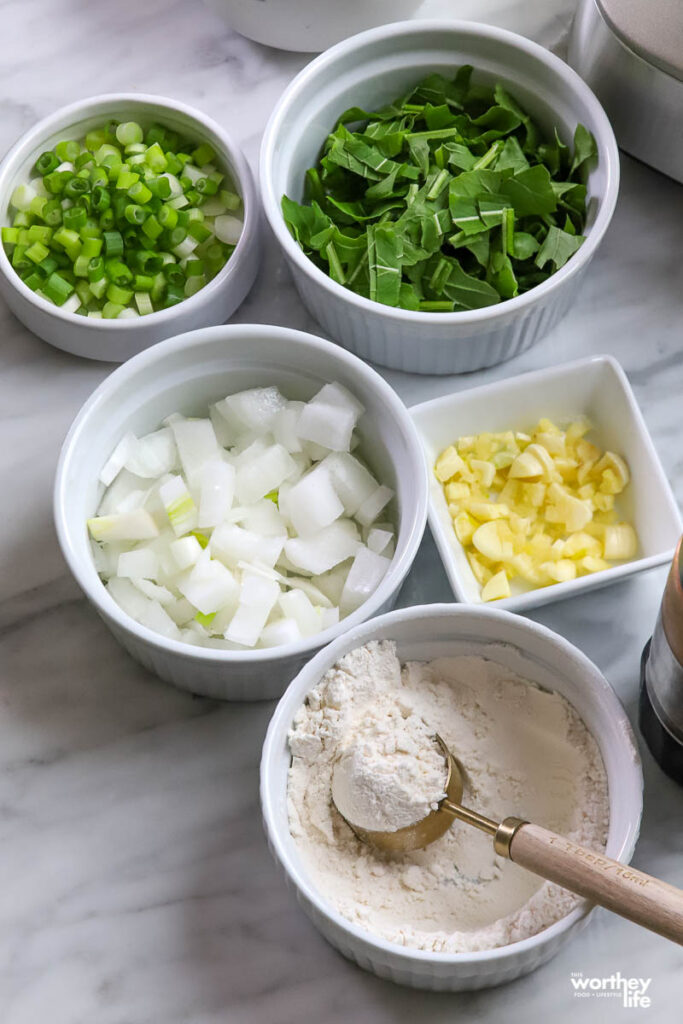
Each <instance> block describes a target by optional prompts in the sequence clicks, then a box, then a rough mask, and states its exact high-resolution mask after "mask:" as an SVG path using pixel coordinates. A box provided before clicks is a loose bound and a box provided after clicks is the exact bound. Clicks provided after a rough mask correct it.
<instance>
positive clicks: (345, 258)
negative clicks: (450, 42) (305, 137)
mask: <svg viewBox="0 0 683 1024" xmlns="http://www.w3.org/2000/svg"><path fill="white" fill-rule="evenodd" d="M596 158H597V147H596V144H595V140H594V138H593V136H592V135H591V133H590V132H589V131H588V130H587V129H586V128H585V127H584V126H583V125H581V124H579V125H577V126H576V130H575V132H574V139H573V145H572V146H569V145H567V143H566V142H564V141H563V140H562V138H561V137H560V135H559V133H558V130H557V128H555V130H554V132H553V137H552V138H550V139H549V138H544V137H543V135H542V133H541V131H540V129H539V127H538V126H537V124H536V123H535V121H534V120H533V118H532V117H531V116H530V115H529V114H528V113H527V111H526V110H524V108H523V107H522V106H521V105H520V104H519V103H518V102H517V100H516V99H515V98H514V96H512V95H510V93H509V92H508V91H507V89H506V88H504V87H503V86H502V85H501V84H500V83H499V84H497V85H495V86H494V87H493V88H490V87H489V86H486V85H483V84H478V83H475V82H473V81H472V68H471V67H470V66H469V65H467V66H464V67H461V68H460V69H459V70H458V71H457V73H456V75H455V77H454V78H453V79H448V78H446V77H445V76H444V75H441V74H431V75H428V76H427V77H426V78H424V79H423V80H422V81H421V82H418V83H417V84H416V85H415V86H414V87H413V88H412V89H411V90H410V91H409V92H408V93H406V94H405V95H404V96H403V97H399V98H398V99H396V100H394V102H393V103H389V104H387V105H386V106H385V107H383V108H382V109H381V110H379V111H374V112H372V111H366V110H362V109H361V108H360V107H352V108H350V109H349V110H346V111H345V112H344V113H343V114H342V115H341V116H340V117H339V118H338V120H337V122H336V125H335V126H334V129H333V131H332V132H331V133H330V135H329V136H328V137H327V139H326V141H325V144H324V146H323V147H322V151H321V155H320V159H319V161H318V164H317V165H316V166H315V167H312V168H310V169H309V170H308V171H307V172H306V176H305V182H304V189H303V194H304V197H305V199H304V202H303V203H297V202H294V201H293V200H292V199H289V198H288V197H287V196H283V198H282V212H283V215H284V218H285V221H286V223H287V225H288V227H289V230H290V231H291V233H292V235H293V236H294V238H295V239H296V240H297V242H298V243H299V245H300V246H301V248H302V249H303V251H304V252H305V253H306V255H307V256H308V257H309V258H310V259H311V260H313V262H314V263H315V264H316V265H317V266H318V267H320V269H321V270H323V271H324V272H325V273H327V274H328V275H329V276H330V277H331V278H332V279H333V280H334V281H336V282H337V283H339V284H341V285H343V286H344V287H346V288H349V289H351V290H352V291H355V292H356V293H357V294H359V295H363V296H365V297H366V298H370V299H372V300H373V301H375V302H380V303H382V304H384V305H387V306H396V307H400V308H402V309H411V310H422V311H423V312H452V311H456V312H457V311H458V310H464V309H478V308H481V307H483V306H489V305H493V304H495V303H498V302H501V301H504V300H505V299H509V298H512V297H514V296H515V295H519V294H521V293H523V292H525V291H528V290H529V289H530V288H533V287H535V286H536V285H537V284H539V283H540V282H542V281H544V280H546V278H547V277H549V276H550V274H552V273H555V272H556V271H557V270H559V269H560V268H561V267H563V266H564V265H565V263H566V262H567V260H569V259H571V257H572V256H573V254H574V253H575V252H576V251H577V249H578V248H579V247H580V246H581V244H582V242H583V241H584V237H583V234H582V232H583V230H584V227H585V221H586V185H585V183H584V182H585V176H586V172H587V170H588V168H589V167H590V166H593V165H594V163H595V160H596Z"/></svg>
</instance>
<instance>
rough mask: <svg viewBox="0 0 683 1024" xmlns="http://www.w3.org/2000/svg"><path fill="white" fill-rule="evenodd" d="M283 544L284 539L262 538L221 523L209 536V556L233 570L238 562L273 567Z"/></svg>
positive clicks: (256, 534)
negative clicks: (259, 563) (256, 563)
mask: <svg viewBox="0 0 683 1024" xmlns="http://www.w3.org/2000/svg"><path fill="white" fill-rule="evenodd" d="M284 543H285V537H284V536H279V537H263V536H261V535H260V534H258V533H252V531H251V530H245V529H243V528H242V527H241V526H237V525H236V524H235V523H222V524H221V525H220V526H217V527H216V529H215V530H214V531H213V533H212V535H211V541H210V544H209V547H210V550H211V554H212V555H213V556H215V557H216V558H219V559H220V560H221V562H223V563H224V564H225V565H227V566H230V567H231V568H235V567H236V566H237V563H238V562H255V561H258V562H261V563H262V564H263V565H268V566H273V565H275V563H276V562H277V560H278V558H279V556H280V552H281V551H282V548H283V546H284Z"/></svg>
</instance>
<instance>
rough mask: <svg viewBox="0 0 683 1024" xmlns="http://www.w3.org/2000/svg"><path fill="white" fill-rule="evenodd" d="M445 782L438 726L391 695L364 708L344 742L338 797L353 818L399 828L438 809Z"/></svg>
mask: <svg viewBox="0 0 683 1024" xmlns="http://www.w3.org/2000/svg"><path fill="white" fill-rule="evenodd" d="M386 705H388V706H386ZM445 785H446V763H445V761H444V756H443V754H442V753H441V751H440V750H438V749H437V748H436V747H435V745H434V741H433V739H432V731H431V730H430V729H429V728H428V727H427V725H426V724H425V723H424V722H423V721H422V719H421V718H420V717H419V716H418V715H414V714H411V713H410V712H409V711H408V710H407V709H406V710H404V709H403V708H401V707H399V706H397V704H396V703H395V702H394V701H391V700H390V699H389V698H388V695H385V699H384V700H383V701H380V702H378V704H373V706H372V707H371V708H368V709H367V710H365V711H364V713H363V717H362V719H361V721H359V722H358V726H357V728H355V729H354V730H353V733H352V735H351V736H350V737H349V738H348V740H347V742H346V744H345V746H344V747H343V748H342V750H341V752H340V755H339V759H338V760H337V761H336V763H335V767H334V774H333V777H332V797H333V799H334V802H335V805H336V807H337V809H338V810H339V811H341V813H342V814H343V815H344V817H345V818H346V820H347V821H350V822H352V824H354V825H359V826H360V827H361V828H365V829H371V830H378V829H380V830H382V831H385V832H395V831H396V829H399V828H403V827H404V826H406V825H413V824H414V823H415V822H416V821H420V819H421V818H424V817H425V816H426V815H427V814H429V812H430V811H431V810H435V809H436V807H437V805H438V803H439V801H440V800H441V799H442V797H444V796H445V795H446V793H445Z"/></svg>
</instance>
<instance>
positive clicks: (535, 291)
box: [260, 21, 619, 373]
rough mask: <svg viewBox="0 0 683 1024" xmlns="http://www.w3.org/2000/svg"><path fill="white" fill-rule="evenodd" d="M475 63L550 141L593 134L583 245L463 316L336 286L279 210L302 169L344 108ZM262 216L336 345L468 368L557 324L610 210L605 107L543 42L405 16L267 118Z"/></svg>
mask: <svg viewBox="0 0 683 1024" xmlns="http://www.w3.org/2000/svg"><path fill="white" fill-rule="evenodd" d="M461 64H473V65H474V67H475V76H476V78H477V79H478V80H479V81H487V82H497V81H499V82H502V83H503V85H505V86H506V87H507V88H509V90H510V91H511V92H512V94H513V95H514V96H516V97H517V98H518V99H519V101H520V102H521V103H522V104H523V105H524V106H525V107H526V108H527V109H528V110H529V112H530V113H531V114H532V115H534V117H535V118H536V119H537V121H538V123H539V124H540V125H541V127H542V128H544V129H545V130H546V132H548V133H549V134H550V133H551V132H552V129H553V127H554V126H557V127H558V128H559V131H560V134H561V135H562V136H563V137H564V138H565V139H567V140H570V139H571V138H572V136H573V134H574V129H575V128H576V125H577V123H578V122H581V123H583V124H584V125H585V126H586V127H587V128H588V129H590V131H591V132H592V133H593V135H594V136H595V139H596V142H597V147H598V153H599V161H598V164H597V166H596V167H595V168H593V169H592V170H591V172H590V175H589V177H588V181H587V185H588V195H589V208H588V220H587V226H586V241H585V242H584V244H583V245H582V246H581V248H580V249H579V250H578V252H577V253H576V254H575V255H574V256H572V258H571V259H570V260H569V261H568V262H567V263H566V264H565V266H564V267H563V268H562V269H561V270H559V271H558V272H557V273H556V274H553V275H552V276H551V277H549V278H548V279H547V280H546V281H544V282H543V283H542V284H540V285H537V286H536V287H535V288H532V289H531V290H530V291H528V292H526V293H525V294H524V295H519V296H517V297H516V298H514V299H508V300H507V301H504V302H501V303H499V304H498V305H495V306H488V307H486V308H484V309H475V310H469V311H461V312H455V313H422V312H419V311H418V312H414V311H411V310H405V309H394V308H392V307H390V306H384V305H382V304H381V303H378V302H372V301H371V300H370V299H366V298H363V297H362V296H360V295H356V294H355V292H352V291H350V289H348V288H344V287H343V286H342V285H340V284H337V283H336V282H335V281H333V280H332V279H331V278H330V277H328V276H327V274H325V273H324V272H323V271H322V270H320V269H319V268H318V267H316V265H315V264H314V263H313V262H312V261H311V260H310V259H308V257H307V256H306V255H304V253H303V252H302V250H301V248H300V247H299V245H298V243H297V242H296V240H295V239H294V238H293V237H292V235H291V234H290V231H289V228H288V227H287V225H286V223H285V221H284V218H283V216H282V210H281V205H280V204H281V200H282V196H283V195H284V194H286V195H288V196H289V197H290V198H292V199H295V200H300V199H301V197H302V194H303V184H304V174H305V171H306V169H307V168H308V167H311V166H313V164H315V162H316V160H317V158H318V155H319V152H320V149H321V146H322V144H323V142H324V140H325V138H326V137H327V135H328V134H329V132H330V131H331V130H332V128H333V127H334V124H335V122H336V120H337V118H338V117H339V115H340V114H341V113H342V111H344V110H346V109H347V107H351V106H356V105H357V106H360V107H362V108H364V109H365V110H375V109H377V108H378V107H380V106H381V105H382V104H384V103H387V102H389V101H390V100H392V99H394V98H395V97H396V96H397V95H400V93H401V92H403V91H405V90H406V89H407V88H409V87H410V86H411V85H413V84H415V83H416V82H417V81H418V80H419V79H420V78H421V77H423V76H424V75H426V74H428V73H429V72H431V71H439V72H443V73H444V74H451V75H452V74H453V73H454V71H455V69H456V68H457V67H458V66H460V65H461ZM260 182H261V194H262V199H263V206H264V210H265V213H266V217H267V219H268V221H269V223H270V226H271V228H272V229H273V231H274V233H275V237H276V238H277V241H278V243H279V245H280V247H281V249H282V251H283V253H284V255H285V257H286V260H287V263H288V264H289V267H290V269H291V271H292V275H293V278H294V283H295V285H296V288H297V290H298V291H299V294H300V295H301V298H302V299H303V301H304V303H305V305H306V306H307V307H308V309H309V311H310V312H311V313H312V315H313V316H314V317H315V318H316V320H317V321H318V322H319V323H320V324H321V325H322V327H323V328H324V329H325V331H327V332H328V333H329V335H330V336H331V337H333V338H335V339H336V340H337V341H338V342H339V343H340V344H342V345H344V346H345V347H346V348H348V349H350V350H351V351H352V352H355V353H356V354H357V355H360V356H362V357H363V358H365V359H370V360H372V361H373V362H375V363H379V364H381V365H382V366H390V367H393V368H394V369H397V370H405V371H408V372H412V373H464V372H466V371H470V370H479V369H481V368H483V367H485V366H492V365H493V364H495V363H499V362H502V361H503V360H505V359H510V358H511V357H512V356H514V355H517V354H518V353H520V352H522V351H523V350H524V349H526V348H528V347H529V346H530V345H532V344H534V342H536V341H538V340H539V339H540V338H541V337H543V335H544V334H547V332H548V331H549V330H550V329H551V328H552V327H553V326H554V325H555V324H556V323H557V322H558V320H560V318H561V317H562V316H564V314H565V313H566V312H567V311H568V310H569V308H570V306H571V305H572V304H573V303H574V301H575V299H576V294H577V291H578V288H579V285H580V283H581V280H582V278H583V277H584V275H585V273H586V270H587V268H588V265H589V263H590V261H591V260H592V258H593V256H594V255H595V252H596V249H597V248H598V246H599V244H600V242H601V241H602V238H603V236H604V234H605V231H606V230H607V227H608V225H609V222H610V220H611V218H612V213H613V212H614V206H615V203H616V200H617V192H618V188H619V153H618V150H617V144H616V141H615V138H614V133H613V131H612V128H611V126H610V123H609V121H608V120H607V117H606V115H605V112H604V111H603V109H602V107H601V106H600V104H599V102H598V100H597V99H596V97H595V96H594V94H593V93H592V92H591V90H590V89H589V88H588V86H587V85H586V84H585V83H584V82H583V81H582V80H581V79H580V78H579V76H578V75H577V74H576V72H575V71H573V70H572V69H571V68H570V67H569V66H568V65H567V64H565V63H564V61H562V60H560V58H559V57H556V56H555V55H554V54H552V53H550V52H549V51H548V50H546V49H544V48H543V47H542V46H539V45H538V44H537V43H533V42H531V41H530V40H529V39H525V38H524V37H523V36H519V35H516V34H515V33H513V32H508V31H506V30H504V29H500V28H494V27H492V26H490V25H479V24H476V23H474V22H459V21H407V22H398V23H396V24H393V25H386V26H383V27H381V28H377V29H371V30H370V31H368V32H363V33H361V34H360V35H357V36H353V37H352V38H351V39H347V40H345V41H344V42H342V43H338V44H337V45H336V46H333V47H332V48H331V49H330V50H327V51H326V52H325V53H323V54H321V55H320V56H319V57H317V58H316V59H315V60H313V61H312V62H311V63H310V64H309V65H308V66H307V67H305V68H304V69H303V71H301V72H300V73H299V74H298V75H297V76H296V78H295V79H294V80H293V81H292V83H291V84H290V85H289V86H288V88H287V89H286V90H285V91H284V93H283V95H282V96H281V98H280V100H279V102H278V104H277V106H276V108H275V110H274V111H273V113H272V115H271V117H270V120H269V122H268V125H267V128H266V131H265V135H264V137H263V144H262V147H261V158H260Z"/></svg>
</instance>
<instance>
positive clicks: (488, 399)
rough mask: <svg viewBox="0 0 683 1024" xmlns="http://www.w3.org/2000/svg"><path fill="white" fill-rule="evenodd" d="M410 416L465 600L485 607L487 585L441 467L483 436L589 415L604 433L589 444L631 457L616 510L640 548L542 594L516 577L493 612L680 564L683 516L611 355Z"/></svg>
mask: <svg viewBox="0 0 683 1024" xmlns="http://www.w3.org/2000/svg"><path fill="white" fill-rule="evenodd" d="M410 412H411V415H412V417H413V419H414V421H415V425H416V426H417V429H418V432H419V434H420V436H421V438H422V443H423V445H424V449H425V455H426V457H427V462H428V464H429V525H430V527H431V531H432V534H433V535H434V540H435V541H436V546H437V547H438V549H439V553H440V555H441V560H442V561H443V564H444V568H445V570H446V574H447V576H448V579H449V581H450V584H451V586H452V588H453V593H454V594H455V596H456V598H457V600H458V601H465V602H467V603H468V604H481V587H480V586H479V584H478V583H477V580H476V579H475V577H474V573H473V572H472V570H471V569H470V565H469V562H468V561H467V556H466V554H465V550H464V548H463V546H462V544H461V543H460V541H459V540H458V538H457V537H456V536H455V533H454V531H453V522H452V520H451V516H450V513H449V511H448V505H447V503H446V498H445V496H444V493H443V486H442V485H441V484H440V483H439V481H438V480H437V479H436V476H435V475H434V472H433V470H434V463H435V462H436V460H437V458H438V457H439V455H440V454H441V452H442V451H443V450H444V448H447V447H448V445H450V444H453V443H454V441H456V440H457V438H458V437H461V436H463V435H466V434H480V433H483V432H484V431H493V432H494V433H496V432H499V431H504V430H522V431H528V430H529V429H530V428H531V427H533V426H535V424H536V423H537V422H538V420H539V419H541V417H544V416H545V417H548V419H551V420H553V421H554V422H556V423H557V424H558V426H566V425H568V424H569V423H570V422H571V421H572V420H575V419H579V417H581V416H586V417H587V418H588V419H589V420H590V422H591V423H592V424H593V426H594V428H595V433H594V434H590V435H589V439H590V440H594V441H595V443H596V444H597V445H598V447H600V448H602V449H603V450H605V449H609V450H610V451H613V452H616V453H617V454H618V455H622V456H623V457H624V458H625V459H626V461H627V463H628V465H629V468H630V471H631V480H630V483H629V484H628V487H627V488H626V490H625V491H624V493H623V494H621V495H620V496H619V497H618V498H617V508H618V509H619V510H620V512H621V515H622V516H623V517H624V520H625V521H628V522H630V523H631V524H632V525H633V526H634V528H635V530H636V533H637V535H638V543H639V550H638V553H637V556H636V557H635V558H633V559H631V560H630V561H628V562H621V563H615V564H614V566H613V567H612V568H611V569H605V570H603V571H602V572H595V573H591V574H589V575H588V576H579V577H577V579H575V580H570V581H569V582H567V583H555V584H554V585H553V586H550V587H536V588H535V589H533V588H531V587H530V586H529V585H528V584H521V585H520V583H519V580H518V579H514V580H512V581H511V584H510V589H511V591H512V596H511V597H506V598H503V599H502V600H500V601H494V602H493V603H492V605H490V607H495V608H507V609H508V611H516V612H521V611H527V610H528V609H529V608H537V607H538V606H539V605H543V604H550V603H551V602H552V601H559V600H561V599H562V598H564V597H574V596H576V594H581V593H583V592H584V591H586V590H596V589H598V588H599V587H604V586H607V584H609V583H615V582H617V581H618V580H621V579H624V577H626V576H632V575H633V574H634V573H636V572H642V571H643V570H644V569H651V568H654V567H655V566H657V565H665V564H667V563H668V562H670V561H671V558H672V556H673V552H674V548H675V547H676V544H677V542H678V538H679V537H680V535H681V531H682V530H683V524H682V523H681V516H680V513H679V511H678V506H677V504H676V499H675V498H674V496H673V494H672V491H671V487H670V486H669V482H668V480H667V479H666V476H665V474H664V470H663V469H662V464H661V462H660V461H659V456H658V455H657V451H656V449H655V446H654V445H653V443H652V439H651V437H650V435H649V433H648V429H647V426H646V424H645V420H644V419H643V416H642V413H641V411H640V409H639V408H638V404H637V402H636V400H635V396H634V394H633V391H632V389H631V385H630V384H629V382H628V378H627V377H626V374H625V373H624V371H623V370H622V368H621V366H620V365H619V363H618V362H617V361H616V359H613V358H612V357H611V356H593V357H591V358H589V359H579V360H577V361H576V362H573V363H565V364H563V365H561V366H552V367H549V368H548V369H546V370H536V371H535V372H533V373H524V374H522V375H520V376H519V377H508V378H507V380H500V381H495V382H494V383H492V384H483V385H482V386H481V387H477V388H470V389H469V390H466V391H457V392H455V393H453V394H450V395H444V396H443V397H442V398H434V399H432V400H431V401H429V402H422V403H420V405H414V406H413V407H412V408H411V410H410Z"/></svg>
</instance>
